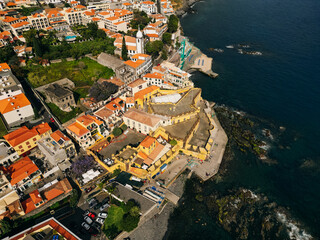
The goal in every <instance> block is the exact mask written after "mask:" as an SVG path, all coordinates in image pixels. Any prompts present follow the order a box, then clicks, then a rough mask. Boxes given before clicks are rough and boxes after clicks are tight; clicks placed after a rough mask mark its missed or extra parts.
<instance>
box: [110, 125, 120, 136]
mask: <svg viewBox="0 0 320 240" xmlns="http://www.w3.org/2000/svg"><path fill="white" fill-rule="evenodd" d="M112 134H113V135H114V136H115V137H118V136H120V135H121V134H122V129H121V128H117V127H116V128H114V129H113V131H112Z"/></svg>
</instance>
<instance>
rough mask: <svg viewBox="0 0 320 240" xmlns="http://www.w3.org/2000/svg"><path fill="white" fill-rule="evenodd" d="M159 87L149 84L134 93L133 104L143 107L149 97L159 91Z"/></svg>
mask: <svg viewBox="0 0 320 240" xmlns="http://www.w3.org/2000/svg"><path fill="white" fill-rule="evenodd" d="M159 90H160V88H159V87H157V86H154V85H152V86H149V87H147V88H145V89H142V90H141V91H139V92H137V93H135V94H134V101H135V106H136V107H137V108H143V106H144V104H145V103H146V102H148V101H150V100H151V98H152V97H153V96H154V95H155V94H157V93H158V92H159Z"/></svg>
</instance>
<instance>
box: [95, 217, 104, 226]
mask: <svg viewBox="0 0 320 240" xmlns="http://www.w3.org/2000/svg"><path fill="white" fill-rule="evenodd" d="M104 220H105V219H104V218H99V217H98V218H97V220H96V222H98V223H100V224H101V225H103V223H104Z"/></svg>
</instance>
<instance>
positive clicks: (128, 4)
mask: <svg viewBox="0 0 320 240" xmlns="http://www.w3.org/2000/svg"><path fill="white" fill-rule="evenodd" d="M122 5H124V6H131V5H132V4H131V3H129V2H125V3H122Z"/></svg>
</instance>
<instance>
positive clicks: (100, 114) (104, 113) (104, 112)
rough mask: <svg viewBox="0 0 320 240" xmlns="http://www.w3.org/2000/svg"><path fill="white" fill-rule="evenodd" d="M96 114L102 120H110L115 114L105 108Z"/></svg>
mask: <svg viewBox="0 0 320 240" xmlns="http://www.w3.org/2000/svg"><path fill="white" fill-rule="evenodd" d="M94 114H95V115H97V116H98V117H100V118H102V119H105V118H109V117H110V116H111V115H112V114H113V112H112V111H111V110H109V109H107V108H105V107H104V108H102V109H100V110H98V111H96V112H95V113H94Z"/></svg>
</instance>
